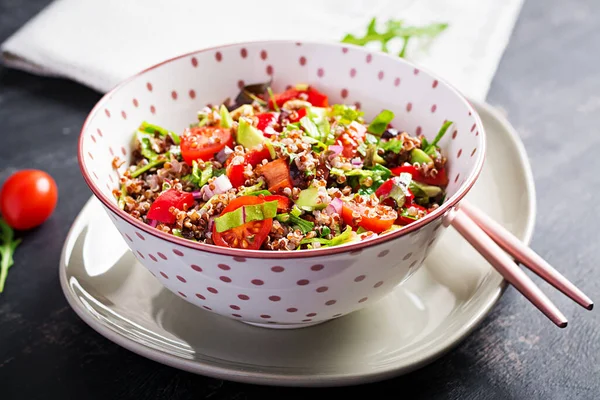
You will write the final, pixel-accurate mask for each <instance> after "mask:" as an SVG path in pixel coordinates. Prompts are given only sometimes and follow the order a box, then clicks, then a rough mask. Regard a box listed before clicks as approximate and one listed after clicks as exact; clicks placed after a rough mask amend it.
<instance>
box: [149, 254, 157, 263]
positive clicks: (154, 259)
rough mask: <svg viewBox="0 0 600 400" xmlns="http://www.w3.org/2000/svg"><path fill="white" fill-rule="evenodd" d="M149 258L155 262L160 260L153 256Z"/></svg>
mask: <svg viewBox="0 0 600 400" xmlns="http://www.w3.org/2000/svg"><path fill="white" fill-rule="evenodd" d="M148 257H150V259H151V260H152V261H154V262H157V261H158V260H157V259H156V257H154V256H153V255H152V254H148Z"/></svg>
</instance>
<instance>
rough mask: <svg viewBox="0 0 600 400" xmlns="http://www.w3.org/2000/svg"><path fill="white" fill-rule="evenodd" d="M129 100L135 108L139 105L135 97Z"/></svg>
mask: <svg viewBox="0 0 600 400" xmlns="http://www.w3.org/2000/svg"><path fill="white" fill-rule="evenodd" d="M131 102H132V103H133V106H134V107H136V108H137V107H138V106H139V105H140V103H139V101H138V100H137V99H133V100H132V101H131Z"/></svg>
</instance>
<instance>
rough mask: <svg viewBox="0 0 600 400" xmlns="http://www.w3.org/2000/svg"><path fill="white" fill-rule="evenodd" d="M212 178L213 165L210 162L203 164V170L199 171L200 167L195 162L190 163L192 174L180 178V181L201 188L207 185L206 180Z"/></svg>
mask: <svg viewBox="0 0 600 400" xmlns="http://www.w3.org/2000/svg"><path fill="white" fill-rule="evenodd" d="M212 177H213V165H212V163H210V162H207V163H205V164H204V169H203V170H200V166H199V165H198V162H197V161H196V160H194V161H192V173H191V174H189V175H186V176H184V177H182V178H181V179H183V180H185V181H188V182H192V183H193V184H194V185H196V186H198V187H202V186H204V185H206V184H207V183H208V180H209V179H210V178H212Z"/></svg>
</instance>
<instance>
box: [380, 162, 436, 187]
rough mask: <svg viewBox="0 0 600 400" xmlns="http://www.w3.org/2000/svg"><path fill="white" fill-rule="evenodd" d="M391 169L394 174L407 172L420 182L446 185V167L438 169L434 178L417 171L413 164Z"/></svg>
mask: <svg viewBox="0 0 600 400" xmlns="http://www.w3.org/2000/svg"><path fill="white" fill-rule="evenodd" d="M391 171H392V174H394V175H400V174H401V173H403V172H407V173H409V174H411V175H412V177H413V179H414V180H415V181H417V182H422V183H425V184H427V185H434V186H441V187H444V186H446V185H448V174H447V173H446V168H442V169H440V170H439V171H438V173H437V175H436V176H435V178H431V177H426V176H423V175H422V174H421V172H419V170H418V169H416V168H415V167H414V166H413V165H402V166H400V167H396V168H392V169H391Z"/></svg>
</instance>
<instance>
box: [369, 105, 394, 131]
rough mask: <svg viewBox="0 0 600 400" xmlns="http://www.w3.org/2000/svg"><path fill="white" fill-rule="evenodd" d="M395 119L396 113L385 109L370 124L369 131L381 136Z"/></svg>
mask: <svg viewBox="0 0 600 400" xmlns="http://www.w3.org/2000/svg"><path fill="white" fill-rule="evenodd" d="M393 119H394V113H393V112H391V111H390V110H383V111H382V112H380V113H379V114H377V116H376V117H375V119H374V120H373V121H371V123H370V124H369V126H368V128H367V131H369V132H371V133H372V134H374V135H377V136H381V135H382V134H383V132H385V130H386V129H387V127H388V124H389V123H390V122H392V120H393Z"/></svg>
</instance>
